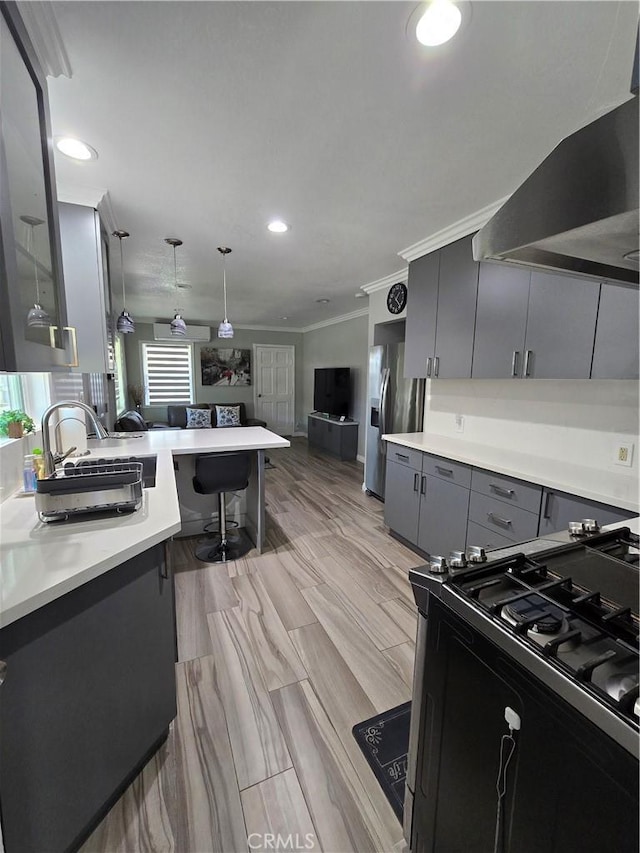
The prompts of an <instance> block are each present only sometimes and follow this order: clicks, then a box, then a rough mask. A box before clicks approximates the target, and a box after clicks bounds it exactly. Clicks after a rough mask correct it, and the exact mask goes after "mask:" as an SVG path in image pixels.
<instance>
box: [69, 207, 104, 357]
mask: <svg viewBox="0 0 640 853" xmlns="http://www.w3.org/2000/svg"><path fill="white" fill-rule="evenodd" d="M58 215H59V218H60V237H61V240H62V260H63V264H64V279H65V292H66V295H67V299H68V312H69V322H70V323H71V325H72V326H75V327H77V329H78V333H77V334H78V361H79V366H78V370H80V371H81V372H83V373H111V372H112V371H113V369H114V368H113V349H114V341H113V328H112V325H113V324H112V317H111V297H110V290H109V278H108V276H109V268H108V246H107V245H106V240H107V239H108V238H106V237H105V235H104V231H103V229H102V228H101V224H100V217H99V216H98V212H97V211H96V210H94V209H93V208H92V207H85V206H84V205H79V204H63V203H60V204H59V205H58Z"/></svg>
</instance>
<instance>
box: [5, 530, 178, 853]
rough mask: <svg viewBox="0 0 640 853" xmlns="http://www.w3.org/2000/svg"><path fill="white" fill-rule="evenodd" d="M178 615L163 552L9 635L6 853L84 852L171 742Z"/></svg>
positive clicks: (135, 561)
mask: <svg viewBox="0 0 640 853" xmlns="http://www.w3.org/2000/svg"><path fill="white" fill-rule="evenodd" d="M174 613H175V611H174V600H173V579H172V577H171V573H170V571H169V569H168V566H167V563H166V559H165V554H164V548H163V545H162V544H160V545H156V546H154V547H153V548H151V549H149V550H148V551H145V552H143V553H142V554H140V555H138V556H136V557H133V558H132V559H131V560H128V561H127V562H126V563H123V564H122V565H121V566H118V567H116V568H113V569H111V570H110V571H108V572H106V573H105V574H103V575H100V576H99V577H98V578H96V579H94V580H92V581H89V582H88V583H85V584H83V585H82V586H80V587H78V588H77V589H75V590H72V591H71V592H69V593H67V594H66V595H63V596H62V597H60V598H59V599H57V600H56V601H54V602H52V603H50V604H47V605H45V606H44V607H41V608H39V609H38V610H35V611H34V612H33V613H30V614H28V615H26V616H24V617H22V619H19V620H17V621H16V622H13V623H11V624H9V625H7V626H6V627H4V628H3V629H2V631H0V641H1V644H2V645H1V648H2V658H3V659H4V660H6V662H7V671H6V678H5V680H4V683H3V684H2V686H0V713H1V719H2V726H1V728H0V810H1V814H2V834H3V839H4V849H5V850H6V853H42V851H45V850H46V851H48V852H49V853H61V851H66V850H75V849H77V848H78V847H79V845H80V843H81V842H82V841H83V839H84V838H85V837H86V835H87V834H88V832H89V831H90V830H91V829H92V828H93V826H94V825H95V822H96V820H97V819H99V818H100V817H101V816H102V814H103V813H104V811H105V810H106V809H108V808H109V807H110V805H112V804H113V802H114V801H115V799H116V798H117V797H118V796H119V794H120V793H121V792H122V789H123V787H124V786H125V785H126V784H128V782H129V781H130V779H131V778H132V776H133V775H135V774H136V773H137V772H138V771H139V770H140V769H141V767H142V766H143V765H144V763H146V761H147V760H148V759H149V757H150V756H151V754H152V753H153V752H154V751H155V750H156V749H157V748H158V746H159V745H160V743H161V742H162V740H163V739H164V738H165V737H166V735H167V733H168V728H169V724H170V722H171V720H172V719H173V718H174V717H175V715H176V687H175V668H174V666H175V660H176V635H175V617H174Z"/></svg>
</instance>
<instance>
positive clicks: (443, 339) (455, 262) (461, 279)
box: [432, 237, 479, 379]
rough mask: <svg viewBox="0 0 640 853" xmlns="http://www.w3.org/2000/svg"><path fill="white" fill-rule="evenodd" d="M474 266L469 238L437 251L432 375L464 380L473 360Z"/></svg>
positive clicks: (475, 296)
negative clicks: (438, 262)
mask: <svg viewBox="0 0 640 853" xmlns="http://www.w3.org/2000/svg"><path fill="white" fill-rule="evenodd" d="M478 267H479V264H478V263H477V262H476V261H474V260H473V253H472V250H471V237H464V238H463V239H462V240H456V242H455V243H451V244H450V245H449V246H445V247H444V248H443V249H440V275H439V280H438V315H437V325H436V350H435V361H434V367H433V374H432V375H433V376H434V377H436V378H438V379H468V378H469V377H470V376H471V362H472V357H473V329H474V322H475V315H476V301H477V297H478Z"/></svg>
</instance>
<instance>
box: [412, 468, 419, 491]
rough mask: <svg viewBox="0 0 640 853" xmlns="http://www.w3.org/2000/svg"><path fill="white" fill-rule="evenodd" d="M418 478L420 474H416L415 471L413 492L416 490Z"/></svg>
mask: <svg viewBox="0 0 640 853" xmlns="http://www.w3.org/2000/svg"><path fill="white" fill-rule="evenodd" d="M419 480H420V474H418V472H417V471H416V473H415V474H414V475H413V491H414V492H417V491H418V488H419Z"/></svg>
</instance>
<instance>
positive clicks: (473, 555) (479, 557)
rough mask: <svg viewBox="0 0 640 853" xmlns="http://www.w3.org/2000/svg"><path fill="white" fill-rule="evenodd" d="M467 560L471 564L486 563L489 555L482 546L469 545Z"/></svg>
mask: <svg viewBox="0 0 640 853" xmlns="http://www.w3.org/2000/svg"><path fill="white" fill-rule="evenodd" d="M467 560H468V561H469V562H470V563H486V561H487V555H486V553H485V550H484V548H481V547H480V545H469V547H468V548H467Z"/></svg>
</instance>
